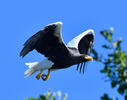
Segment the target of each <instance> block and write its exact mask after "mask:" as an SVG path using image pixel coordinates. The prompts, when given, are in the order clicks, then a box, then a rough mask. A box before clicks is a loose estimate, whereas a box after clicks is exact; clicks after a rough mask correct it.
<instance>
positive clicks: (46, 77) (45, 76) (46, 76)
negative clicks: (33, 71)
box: [41, 71, 50, 81]
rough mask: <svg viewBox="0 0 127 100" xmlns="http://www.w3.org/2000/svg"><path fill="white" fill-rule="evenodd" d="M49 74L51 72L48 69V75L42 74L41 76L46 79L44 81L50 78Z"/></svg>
mask: <svg viewBox="0 0 127 100" xmlns="http://www.w3.org/2000/svg"><path fill="white" fill-rule="evenodd" d="M49 76H50V72H49V71H48V74H47V75H46V74H43V75H42V76H41V78H42V79H43V80H44V81H47V80H48V79H49Z"/></svg>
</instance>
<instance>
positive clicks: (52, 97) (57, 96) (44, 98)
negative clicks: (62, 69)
mask: <svg viewBox="0 0 127 100" xmlns="http://www.w3.org/2000/svg"><path fill="white" fill-rule="evenodd" d="M66 98H67V94H65V95H64V96H63V97H61V91H58V92H57V93H55V92H54V93H51V91H50V90H49V91H48V92H47V93H46V94H42V95H40V97H39V98H32V97H29V98H28V99H26V98H25V99H24V100H66Z"/></svg>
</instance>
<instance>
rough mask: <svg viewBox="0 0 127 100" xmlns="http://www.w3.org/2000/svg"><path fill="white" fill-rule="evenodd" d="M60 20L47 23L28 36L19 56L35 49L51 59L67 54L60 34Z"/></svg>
mask: <svg viewBox="0 0 127 100" xmlns="http://www.w3.org/2000/svg"><path fill="white" fill-rule="evenodd" d="M61 26H62V23H61V22H56V23H53V24H49V25H47V26H46V27H44V29H42V30H40V31H39V32H37V33H36V34H35V35H33V36H32V37H30V38H29V39H28V40H27V41H26V42H25V43H24V48H23V49H22V51H21V53H20V56H22V57H24V56H25V55H26V54H28V53H29V52H30V51H32V50H34V49H36V50H37V51H38V52H39V53H41V54H44V55H45V56H46V57H48V58H49V59H51V60H54V58H55V57H61V56H63V55H67V54H68V48H67V47H66V46H65V44H64V42H63V39H62V36H61Z"/></svg>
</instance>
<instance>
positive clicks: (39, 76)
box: [36, 72, 42, 80]
mask: <svg viewBox="0 0 127 100" xmlns="http://www.w3.org/2000/svg"><path fill="white" fill-rule="evenodd" d="M41 75H42V72H40V73H39V74H38V75H37V76H36V79H38V80H39V79H40V78H41Z"/></svg>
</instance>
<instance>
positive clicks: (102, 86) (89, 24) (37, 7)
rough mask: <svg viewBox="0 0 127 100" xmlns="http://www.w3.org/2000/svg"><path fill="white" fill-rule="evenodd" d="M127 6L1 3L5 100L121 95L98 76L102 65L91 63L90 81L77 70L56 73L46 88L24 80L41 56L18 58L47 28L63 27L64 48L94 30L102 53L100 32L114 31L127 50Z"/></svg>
mask: <svg viewBox="0 0 127 100" xmlns="http://www.w3.org/2000/svg"><path fill="white" fill-rule="evenodd" d="M126 5H127V1H126V0H121V1H120V0H10V1H9V0H1V1H0V36H1V38H0V48H1V49H0V55H1V57H0V60H1V62H0V63H1V67H0V68H1V70H0V79H1V82H0V97H1V100H2V99H3V100H23V99H24V98H25V97H30V96H32V97H38V96H39V95H40V94H42V93H46V92H47V90H49V89H51V90H52V91H53V92H57V91H58V90H61V91H62V93H63V94H64V93H68V100H99V98H100V96H102V95H103V93H109V94H110V96H118V97H120V100H122V96H120V95H118V94H117V92H116V90H115V89H111V86H110V83H109V82H104V80H102V77H103V76H104V75H103V74H101V73H100V72H99V71H100V69H101V68H103V65H101V64H99V63H97V62H95V61H94V62H89V63H88V64H87V68H86V71H85V75H82V74H81V75H80V74H79V72H77V71H76V66H72V67H70V68H68V69H63V70H58V71H55V72H52V73H51V76H50V79H49V80H48V81H47V82H44V81H42V80H36V79H35V76H36V74H37V73H36V74H34V75H32V76H31V77H29V78H24V71H25V70H27V66H25V65H24V63H25V62H34V61H40V60H42V59H43V57H42V56H41V55H40V54H38V53H37V52H36V51H33V52H31V53H29V54H28V55H27V56H26V57H25V58H24V59H22V58H20V57H19V53H20V50H21V49H22V47H23V43H24V42H25V41H26V40H27V39H28V38H29V37H30V36H31V35H33V34H34V33H36V32H37V31H39V30H40V29H42V28H43V27H44V26H45V25H47V24H49V23H53V22H56V21H62V22H63V28H62V35H63V39H64V41H65V43H67V42H68V41H69V40H71V39H72V38H74V37H75V36H77V35H78V34H80V33H82V32H83V31H85V30H87V29H90V28H91V29H94V30H95V43H94V48H95V49H97V50H98V51H99V52H100V53H103V54H104V52H103V50H102V49H101V44H103V42H105V40H104V39H103V37H101V36H100V33H99V32H100V31H101V30H103V29H109V28H110V27H114V29H115V34H114V37H115V38H116V39H118V38H119V37H122V38H123V44H122V47H123V48H124V49H125V50H127V47H126V43H127V42H126V38H127V32H126V28H127V6H126Z"/></svg>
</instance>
